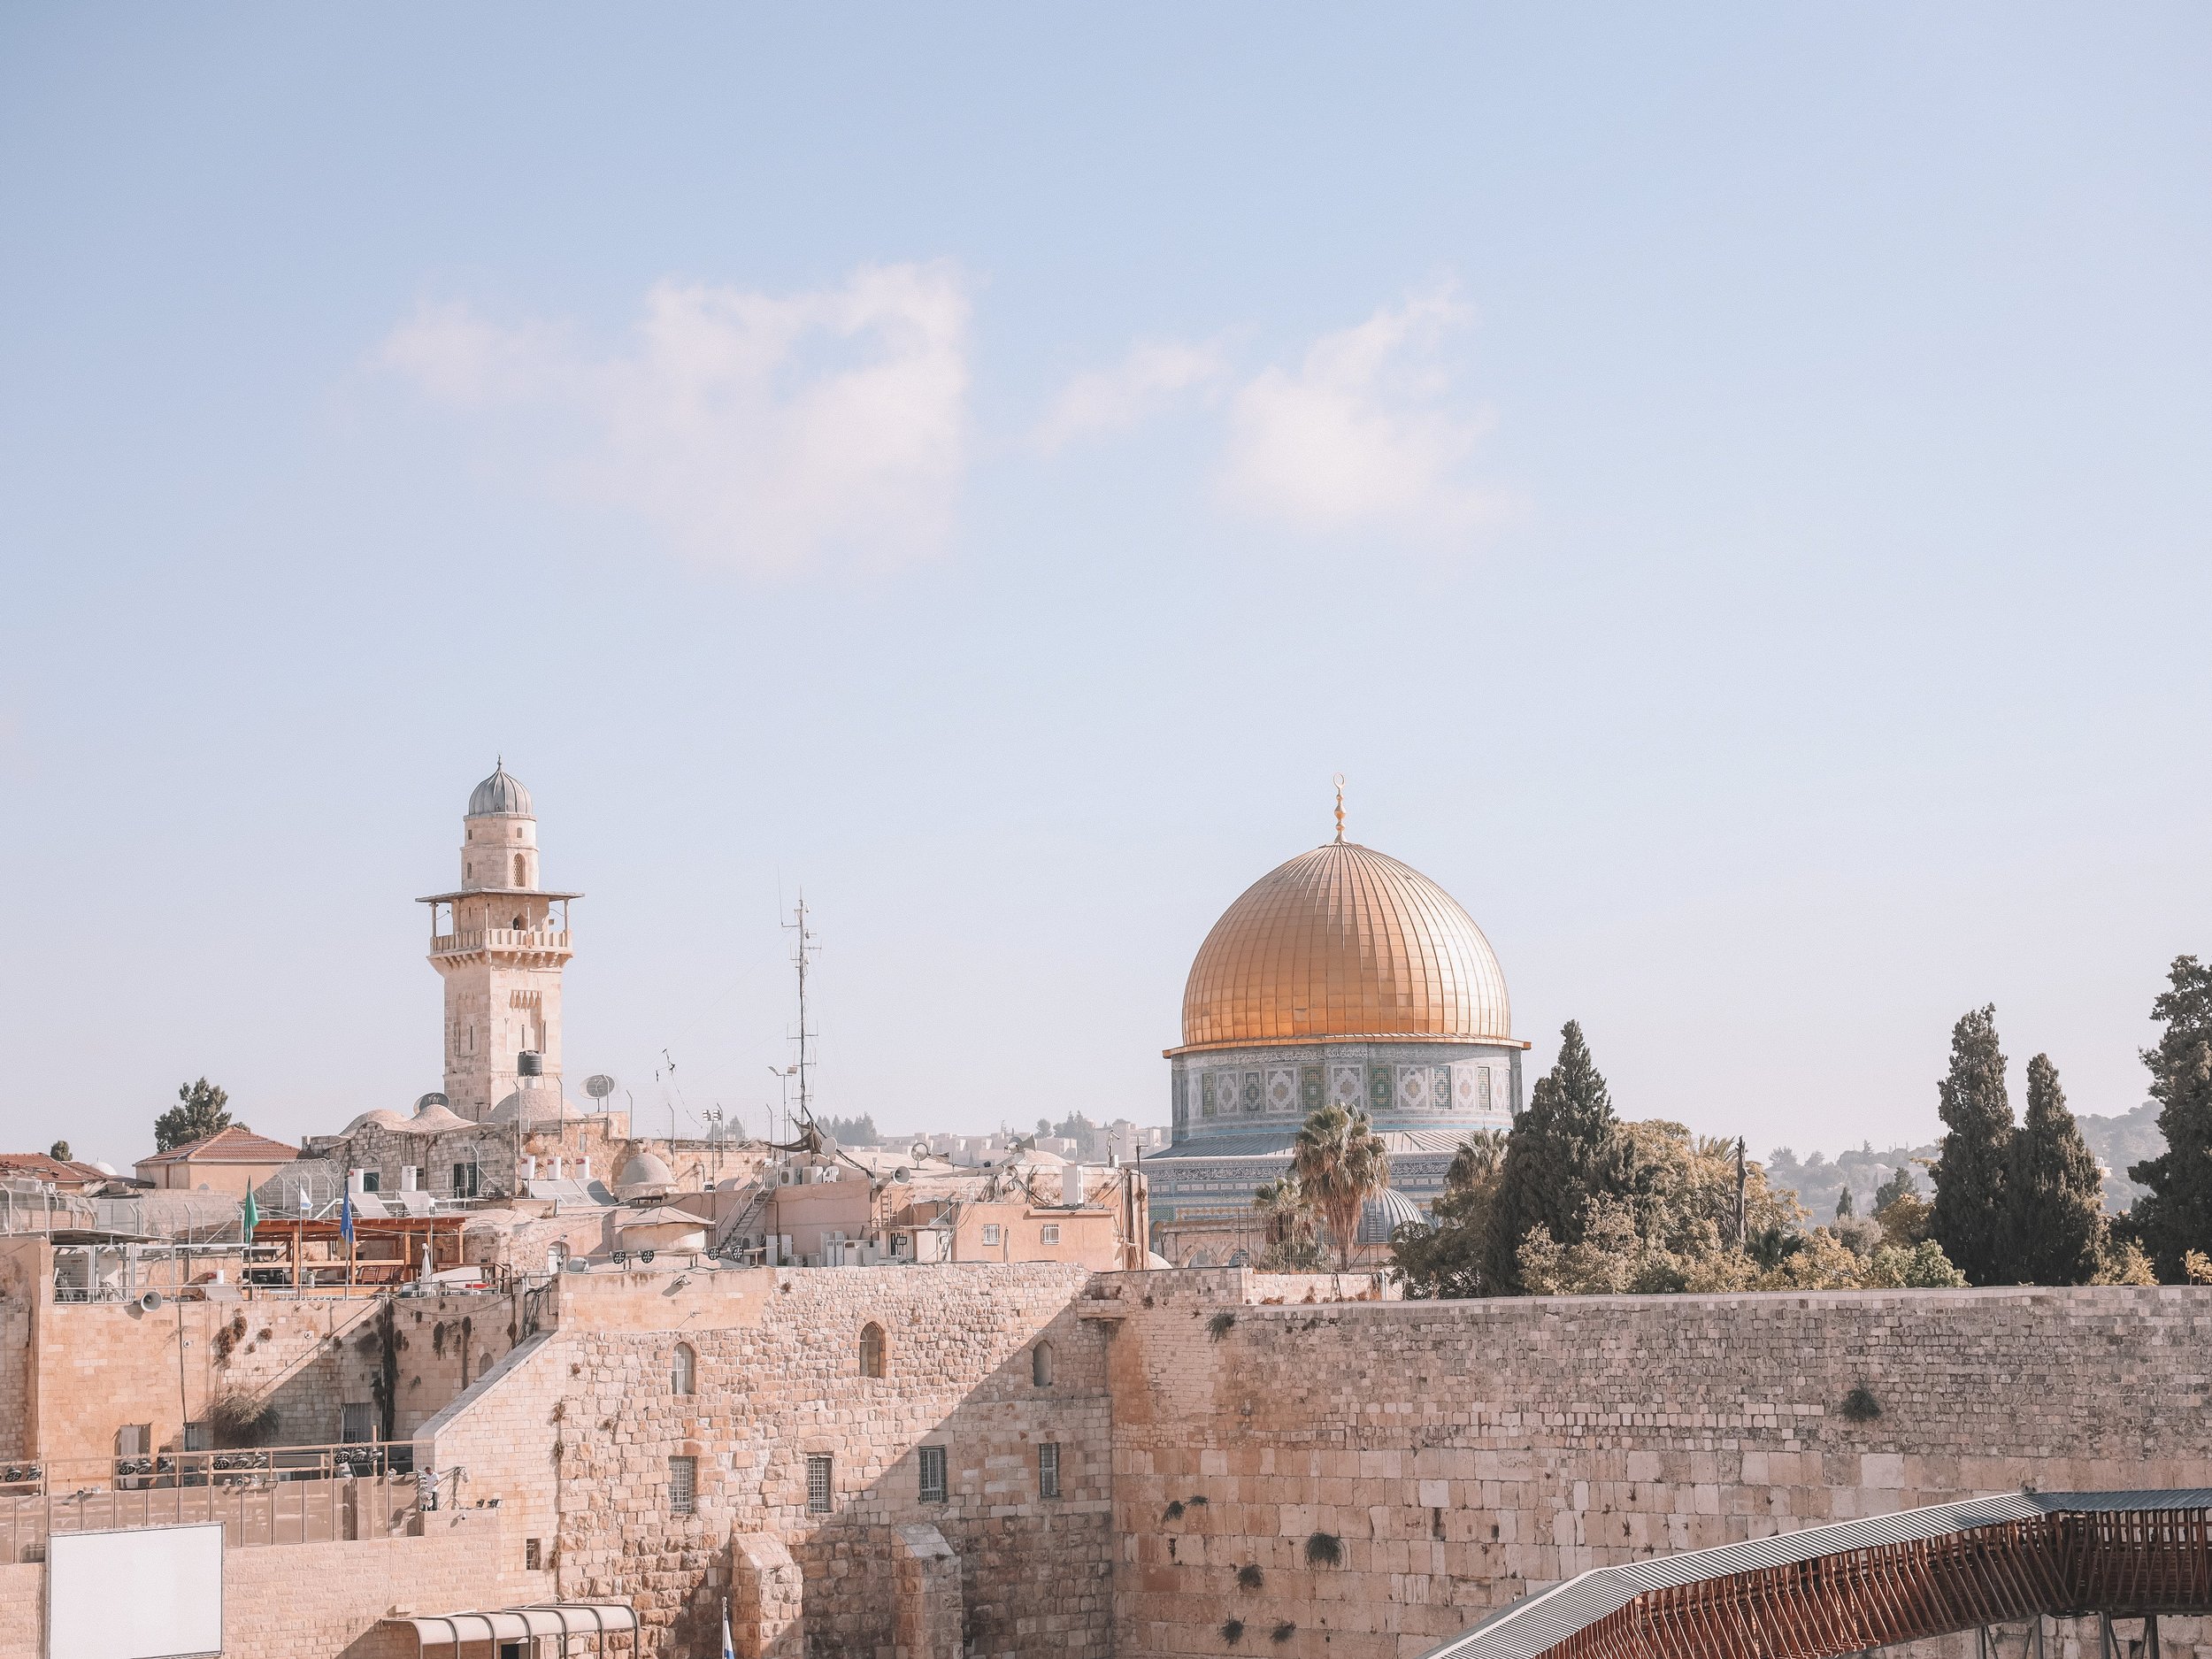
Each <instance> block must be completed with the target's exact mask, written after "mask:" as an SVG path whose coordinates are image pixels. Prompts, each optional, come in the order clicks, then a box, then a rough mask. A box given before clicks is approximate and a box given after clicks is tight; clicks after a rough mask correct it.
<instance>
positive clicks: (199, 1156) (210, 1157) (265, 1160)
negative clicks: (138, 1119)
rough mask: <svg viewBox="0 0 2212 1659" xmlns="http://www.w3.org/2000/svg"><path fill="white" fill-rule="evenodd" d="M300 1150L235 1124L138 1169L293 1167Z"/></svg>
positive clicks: (147, 1159)
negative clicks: (154, 1166)
mask: <svg viewBox="0 0 2212 1659" xmlns="http://www.w3.org/2000/svg"><path fill="white" fill-rule="evenodd" d="M299 1155H300V1149H299V1148H297V1147H288V1146H286V1145H285V1144H284V1142H283V1141H272V1140H270V1139H269V1137H268V1136H266V1135H257V1134H256V1133H254V1132H253V1131H252V1130H250V1129H249V1128H247V1127H246V1126H245V1125H243V1124H233V1125H230V1127H229V1128H227V1129H218V1130H217V1131H216V1132H215V1133H213V1134H211V1135H203V1136H201V1137H200V1139H198V1140H197V1141H186V1142H185V1143H184V1144H183V1145H182V1146H180V1147H171V1148H169V1150H168V1151H166V1152H157V1153H155V1154H154V1155H153V1156H150V1157H143V1158H141V1159H139V1160H138V1167H139V1168H140V1169H144V1168H145V1167H146V1166H147V1165H148V1164H183V1163H185V1162H187V1161H189V1162H191V1163H194V1164H289V1163H290V1162H291V1161H292V1160H293V1159H294V1158H296V1157H297V1156H299Z"/></svg>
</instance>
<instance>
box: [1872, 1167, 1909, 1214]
mask: <svg viewBox="0 0 2212 1659" xmlns="http://www.w3.org/2000/svg"><path fill="white" fill-rule="evenodd" d="M1919 1195H1920V1184H1919V1183H1918V1182H1917V1181H1916V1180H1914V1179H1913V1178H1912V1171H1911V1170H1910V1169H1909V1168H1908V1167H1907V1166H1905V1165H1904V1164H1899V1165H1898V1166H1897V1169H1896V1171H1895V1172H1894V1173H1893V1174H1892V1175H1891V1176H1890V1178H1889V1179H1887V1180H1886V1181H1884V1182H1883V1183H1882V1184H1881V1185H1880V1186H1879V1187H1876V1188H1875V1189H1874V1213H1875V1214H1876V1215H1877V1216H1879V1215H1880V1214H1881V1213H1882V1211H1884V1210H1887V1209H1888V1208H1889V1207H1890V1206H1891V1205H1892V1204H1893V1203H1895V1202H1897V1201H1898V1200H1899V1199H1901V1198H1917V1197H1918V1196H1919Z"/></svg>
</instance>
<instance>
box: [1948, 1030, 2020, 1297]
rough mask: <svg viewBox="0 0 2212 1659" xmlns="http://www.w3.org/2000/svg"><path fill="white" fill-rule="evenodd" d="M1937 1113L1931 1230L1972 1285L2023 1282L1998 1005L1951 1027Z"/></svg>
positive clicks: (2009, 1106)
mask: <svg viewBox="0 0 2212 1659" xmlns="http://www.w3.org/2000/svg"><path fill="white" fill-rule="evenodd" d="M1936 1110H1937V1112H1938V1114H1939V1116H1940V1117H1941V1118H1942V1119H1943V1123H1944V1128H1945V1133H1944V1136H1943V1148H1942V1152H1941V1154H1940V1155H1939V1156H1938V1157H1937V1159H1936V1165H1935V1189H1936V1190H1935V1207H1934V1210H1933V1211H1932V1214H1931V1215H1930V1217H1929V1220H1928V1232H1929V1235H1930V1236H1931V1237H1932V1238H1933V1239H1934V1240H1935V1241H1936V1242H1937V1243H1938V1244H1939V1245H1941V1246H1942V1247H1943V1254H1944V1255H1945V1256H1947V1257H1949V1258H1950V1261H1951V1264H1952V1265H1953V1266H1954V1267H1955V1268H1957V1269H1958V1271H1960V1272H1962V1273H1963V1274H1965V1275H1966V1279H1967V1282H1968V1283H1969V1284H1971V1285H2004V1284H2016V1283H2018V1282H2019V1275H2018V1273H2017V1271H2016V1270H2015V1268H2014V1266H2013V1263H2011V1262H2010V1261H2008V1259H2007V1258H2006V1255H2005V1250H2006V1246H2007V1244H2008V1237H2007V1234H2008V1231H2009V1229H2008V1225H2007V1221H2006V1215H2007V1207H2006V1203H2005V1170H2006V1165H2007V1164H2008V1163H2009V1162H2010V1159H2011V1153H2012V1135H2013V1125H2012V1102H2011V1099H2010V1098H2009V1097H2008V1095H2007V1094H2006V1093H2005V1056H2004V1055H2003V1053H2002V1052H2001V1050H2000V1049H1999V1048H1998V1047H1997V1010H1996V1008H1995V1006H1994V1005H1993V1004H1992V1005H1990V1006H1987V1007H1983V1008H1978V1009H1975V1010H1972V1011H1971V1012H1970V1013H1968V1014H1967V1015H1965V1016H1964V1017H1963V1018H1961V1019H1960V1021H1959V1023H1958V1024H1957V1025H1955V1026H1953V1027H1952V1028H1951V1070H1950V1072H1949V1074H1948V1075H1947V1076H1946V1077H1945V1078H1944V1079H1943V1081H1942V1083H1941V1084H1940V1085H1939V1087H1938V1090H1937V1108H1936Z"/></svg>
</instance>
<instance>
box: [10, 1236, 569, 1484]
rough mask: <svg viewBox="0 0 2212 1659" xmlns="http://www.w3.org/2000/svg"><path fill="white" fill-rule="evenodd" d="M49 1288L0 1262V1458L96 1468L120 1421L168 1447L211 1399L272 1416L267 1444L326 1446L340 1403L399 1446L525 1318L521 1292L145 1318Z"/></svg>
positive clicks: (265, 1298)
mask: <svg viewBox="0 0 2212 1659" xmlns="http://www.w3.org/2000/svg"><path fill="white" fill-rule="evenodd" d="M49 1287H50V1278H42V1276H41V1275H40V1273H39V1272H38V1271H36V1266H35V1263H32V1262H31V1259H30V1256H28V1255H27V1253H26V1252H24V1251H22V1250H16V1251H13V1252H12V1253H10V1254H8V1255H6V1256H4V1257H0V1458H6V1457H13V1456H22V1457H30V1456H37V1457H40V1458H42V1459H45V1460H48V1461H50V1462H52V1463H56V1464H57V1466H65V1465H68V1464H72V1463H80V1464H81V1463H88V1462H104V1461H105V1460H107V1459H109V1458H111V1457H112V1456H114V1455H115V1452H116V1448H117V1440H116V1436H117V1432H118V1431H119V1429H121V1428H122V1427H123V1426H124V1425H127V1424H145V1425H150V1429H151V1431H152V1434H151V1444H152V1445H153V1446H154V1447H156V1448H172V1447H175V1446H177V1445H179V1444H180V1443H181V1439H182V1435H181V1429H182V1425H183V1424H184V1423H186V1422H188V1421H190V1422H198V1421H201V1420H203V1419H204V1418H205V1417H206V1416H207V1415H208V1411H209V1409H210V1407H211V1404H212V1403H213V1402H215V1401H216V1400H217V1399H219V1398H220V1397H221V1396H222V1395H224V1394H238V1395H240V1396H242V1397H243V1398H245V1399H247V1400H250V1401H253V1402H265V1403H266V1404H268V1405H271V1406H273V1407H274V1408H275V1413H276V1415H275V1417H274V1420H273V1426H272V1428H271V1430H270V1431H269V1437H270V1439H271V1440H272V1441H273V1442H274V1443H281V1444H288V1445H295V1446H307V1445H320V1444H326V1443H328V1442H332V1441H335V1440H339V1439H341V1438H342V1433H343V1428H344V1417H343V1411H342V1408H343V1407H344V1406H346V1405H347V1404H349V1403H351V1404H365V1405H369V1406H371V1407H372V1408H373V1409H374V1421H375V1422H376V1425H377V1427H378V1430H379V1432H388V1434H389V1436H390V1437H391V1438H395V1439H402V1440H403V1439H406V1438H409V1437H410V1436H411V1435H412V1433H413V1432H414V1431H415V1429H416V1427H417V1425H419V1424H421V1423H423V1422H424V1421H426V1419H428V1418H429V1417H432V1416H434V1414H435V1413H436V1412H437V1411H439V1410H440V1409H442V1408H443V1407H444V1406H445V1405H446V1404H448V1403H449V1402H450V1401H451V1400H452V1399H453V1398H454V1397H455V1396H456V1395H457V1394H459V1393H460V1392H461V1391H462V1389H463V1388H465V1386H468V1384H469V1382H470V1381H471V1380H472V1379H473V1378H474V1377H475V1376H477V1375H479V1374H480V1373H481V1372H482V1371H484V1370H485V1369H486V1368H487V1367H488V1366H489V1365H491V1364H493V1363H495V1362H496V1361H497V1360H498V1359H500V1358H501V1357H502V1356H504V1355H505V1354H506V1353H507V1352H508V1350H509V1349H511V1348H513V1347H514V1345H515V1342H516V1340H517V1339H518V1337H519V1336H520V1335H521V1334H522V1331H521V1325H522V1323H523V1320H524V1318H525V1317H526V1316H525V1299H524V1298H523V1297H522V1296H519V1295H504V1294H491V1293H485V1294H455V1295H449V1296H441V1297H435V1298H424V1299H422V1300H419V1301H418V1300H415V1299H413V1298H407V1299H403V1300H399V1301H396V1302H390V1301H388V1300H386V1299H381V1298H377V1297H367V1296H356V1297H344V1296H306V1297H297V1298H295V1297H290V1296H283V1295H260V1296H257V1297H255V1298H253V1299H252V1300H250V1301H236V1302H166V1303H165V1304H164V1305H163V1306H161V1307H159V1308H157V1309H154V1310H145V1309H142V1308H140V1307H139V1306H138V1305H137V1304H136V1303H135V1302H90V1303H62V1304H57V1303H55V1302H52V1301H50V1299H49V1298H50V1288H49ZM387 1310H388V1311H387ZM11 1327H12V1328H11ZM387 1394H389V1396H390V1398H391V1401H392V1402H393V1403H392V1410H391V1414H390V1421H389V1426H388V1429H387V1427H386V1424H385V1418H384V1414H383V1411H382V1406H383V1402H384V1401H385V1399H386V1396H387Z"/></svg>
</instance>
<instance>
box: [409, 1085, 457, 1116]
mask: <svg viewBox="0 0 2212 1659" xmlns="http://www.w3.org/2000/svg"><path fill="white" fill-rule="evenodd" d="M452 1104H453V1102H451V1101H449V1100H448V1099H447V1098H446V1097H445V1096H444V1095H443V1094H440V1093H439V1092H438V1091H437V1090H436V1089H432V1090H431V1091H430V1093H428V1094H425V1095H423V1096H421V1097H420V1098H419V1099H418V1100H417V1101H416V1102H415V1110H417V1111H424V1110H428V1109H429V1108H430V1107H433V1106H450V1105H452Z"/></svg>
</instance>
